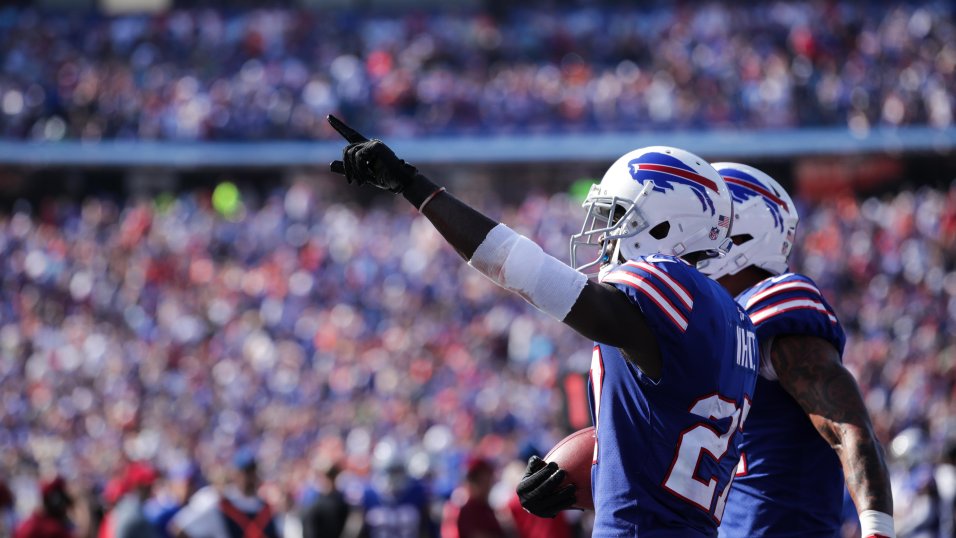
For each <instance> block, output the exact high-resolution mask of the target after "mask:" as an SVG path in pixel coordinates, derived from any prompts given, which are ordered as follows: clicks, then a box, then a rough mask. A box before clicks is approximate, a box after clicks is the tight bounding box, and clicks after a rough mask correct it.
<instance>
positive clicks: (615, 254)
mask: <svg viewBox="0 0 956 538" xmlns="http://www.w3.org/2000/svg"><path fill="white" fill-rule="evenodd" d="M621 241H622V239H618V240H617V241H614V247H613V248H612V249H611V253H610V254H605V255H604V258H603V259H602V260H601V268H600V270H599V271H598V282H603V281H604V277H606V276H607V275H609V274H610V273H611V272H612V271H614V270H615V269H617V268H618V266H620V265H621V263H623V262H625V261H626V260H624V258H623V257H622V256H621Z"/></svg>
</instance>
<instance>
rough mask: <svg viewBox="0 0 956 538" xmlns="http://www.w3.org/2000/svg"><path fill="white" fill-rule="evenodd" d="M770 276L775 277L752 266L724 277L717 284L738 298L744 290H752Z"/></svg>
mask: <svg viewBox="0 0 956 538" xmlns="http://www.w3.org/2000/svg"><path fill="white" fill-rule="evenodd" d="M770 276H773V275H771V274H770V273H768V272H767V271H765V270H763V269H761V268H759V267H755V266H753V265H751V266H748V267H745V268H743V269H741V270H740V271H738V272H737V273H735V274H732V275H727V276H722V277H720V278H718V279H717V282H719V283H720V285H721V286H723V287H724V289H725V290H727V291H728V292H729V293H730V295H732V296H734V297H736V296H738V295H740V294H741V292H743V291H744V290H746V289H749V288H752V287H753V286H755V285H756V284H758V283H759V282H760V281H762V280H764V279H766V278H768V277H770Z"/></svg>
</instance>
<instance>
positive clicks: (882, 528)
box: [860, 510, 896, 538]
mask: <svg viewBox="0 0 956 538" xmlns="http://www.w3.org/2000/svg"><path fill="white" fill-rule="evenodd" d="M860 528H861V530H862V532H861V533H860V535H861V536H862V537H863V538H868V537H870V536H885V537H886V538H896V530H895V529H894V528H893V516H891V515H889V514H885V513H883V512H878V511H876V510H864V511H862V512H860Z"/></svg>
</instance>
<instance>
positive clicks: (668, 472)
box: [589, 255, 759, 537]
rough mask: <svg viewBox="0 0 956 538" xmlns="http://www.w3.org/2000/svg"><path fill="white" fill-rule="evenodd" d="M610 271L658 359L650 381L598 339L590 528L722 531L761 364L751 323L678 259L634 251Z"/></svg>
mask: <svg viewBox="0 0 956 538" xmlns="http://www.w3.org/2000/svg"><path fill="white" fill-rule="evenodd" d="M603 281H604V282H605V283H610V284H612V285H614V286H615V287H617V288H618V289H620V290H621V291H623V292H624V293H625V294H627V296H628V298H629V299H630V300H631V302H632V303H633V304H634V305H636V306H637V307H638V308H640V309H641V311H642V312H643V314H644V317H645V319H646V320H647V323H648V325H649V327H650V328H651V330H653V331H654V334H655V337H656V339H657V344H658V347H659V349H660V354H661V359H662V363H663V364H662V372H661V375H660V377H659V378H658V379H652V378H650V377H649V376H647V375H645V374H644V372H642V371H641V370H640V369H638V368H637V367H636V366H635V365H634V363H632V362H631V361H630V360H628V359H627V358H626V357H625V356H624V355H623V354H622V352H621V351H620V350H619V349H618V348H614V347H611V346H607V345H603V344H596V345H595V346H594V355H593V359H592V363H591V377H590V380H591V383H590V391H589V392H590V398H591V415H592V420H593V421H594V425H595V428H596V430H597V442H596V444H595V454H594V465H593V466H592V468H591V489H592V495H593V497H594V506H595V521H594V534H593V535H594V536H629V537H633V536H640V537H648V536H682V537H684V536H716V534H717V525H718V524H719V522H720V519H721V515H722V513H723V511H724V505H725V501H726V499H727V493H728V491H729V487H728V486H729V485H730V483H731V480H732V479H733V475H734V470H735V466H736V465H737V462H738V461H739V459H740V457H739V451H738V447H737V445H738V443H739V438H740V435H738V432H739V431H740V429H741V427H742V426H743V423H744V420H745V419H746V417H747V412H748V410H749V407H750V401H751V395H752V394H753V391H754V384H755V382H756V377H757V369H758V368H759V349H758V347H757V338H756V334H755V332H754V330H753V326H752V324H751V323H750V321H749V319H748V318H747V316H746V313H745V312H744V311H743V309H741V308H740V307H739V306H738V305H737V304H736V303H735V302H734V300H733V298H732V297H731V296H730V295H729V294H728V293H727V292H726V291H724V289H723V288H721V287H720V286H719V285H718V284H717V283H716V282H714V281H713V280H711V279H709V278H707V277H706V276H704V275H703V274H702V273H700V272H698V271H697V269H695V268H693V267H691V266H690V265H688V264H687V263H686V262H684V261H682V260H680V259H678V258H674V257H670V256H660V255H655V256H647V257H643V258H639V259H637V260H634V261H630V262H628V263H627V264H625V265H622V266H621V267H619V268H617V269H616V270H614V271H613V272H611V273H610V274H609V275H608V276H606V277H605V278H604V280H603Z"/></svg>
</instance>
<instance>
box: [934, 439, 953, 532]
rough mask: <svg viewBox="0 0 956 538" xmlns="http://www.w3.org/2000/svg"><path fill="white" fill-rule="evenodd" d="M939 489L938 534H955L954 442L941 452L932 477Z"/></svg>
mask: <svg viewBox="0 0 956 538" xmlns="http://www.w3.org/2000/svg"><path fill="white" fill-rule="evenodd" d="M933 478H934V479H935V480H936V487H937V490H938V491H939V503H940V504H939V515H940V528H939V531H940V532H939V534H940V536H956V442H951V443H950V445H949V446H948V447H947V448H946V451H945V452H943V457H942V461H941V462H940V465H939V466H938V467H937V468H936V472H935V475H934V477H933Z"/></svg>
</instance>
